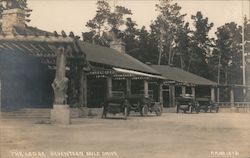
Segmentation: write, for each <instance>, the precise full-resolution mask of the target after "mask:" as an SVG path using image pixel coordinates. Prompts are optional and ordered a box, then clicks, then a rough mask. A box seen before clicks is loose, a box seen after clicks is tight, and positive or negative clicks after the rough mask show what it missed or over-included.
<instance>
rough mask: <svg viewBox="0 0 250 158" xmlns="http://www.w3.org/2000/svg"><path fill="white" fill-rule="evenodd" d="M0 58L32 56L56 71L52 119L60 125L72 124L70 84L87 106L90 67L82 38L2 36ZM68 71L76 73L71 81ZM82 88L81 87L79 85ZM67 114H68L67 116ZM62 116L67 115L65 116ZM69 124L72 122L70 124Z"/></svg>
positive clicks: (0, 39) (53, 85)
mask: <svg viewBox="0 0 250 158" xmlns="http://www.w3.org/2000/svg"><path fill="white" fill-rule="evenodd" d="M0 54H2V55H5V54H11V55H14V56H16V57H25V56H32V57H35V58H38V59H40V60H41V63H43V64H46V65H48V67H50V68H53V69H55V70H56V73H55V79H54V82H53V84H52V87H53V89H54V105H53V108H54V109H53V110H52V113H51V114H52V115H51V117H52V119H53V120H54V121H57V122H65V118H66V122H68V123H69V122H70V115H69V114H70V113H69V112H70V111H69V109H68V108H69V107H68V105H67V96H68V94H67V89H68V81H69V80H71V81H73V83H75V84H73V85H75V86H74V88H76V89H77V88H78V91H79V101H80V102H84V100H83V99H84V98H85V97H84V96H85V95H86V90H85V88H84V75H85V73H84V70H85V71H86V70H88V67H89V64H88V62H87V60H86V54H85V53H84V52H83V51H82V50H81V49H80V47H79V40H78V37H75V36H74V35H73V34H72V33H71V35H70V36H66V35H65V34H64V36H59V35H58V34H57V33H55V34H54V35H47V34H46V35H8V36H6V35H0ZM66 69H69V71H70V72H72V71H74V72H76V73H75V74H79V75H80V76H77V75H72V76H71V78H70V79H68V78H67V76H66ZM76 84H80V85H76ZM63 113H64V114H63ZM62 115H67V116H66V117H65V116H62ZM67 120H68V121H67Z"/></svg>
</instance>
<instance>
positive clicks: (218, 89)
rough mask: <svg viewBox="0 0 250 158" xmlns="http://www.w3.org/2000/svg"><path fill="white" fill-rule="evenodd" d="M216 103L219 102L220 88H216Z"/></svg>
mask: <svg viewBox="0 0 250 158" xmlns="http://www.w3.org/2000/svg"><path fill="white" fill-rule="evenodd" d="M217 102H218V103H219V102H220V87H219V86H218V87H217Z"/></svg>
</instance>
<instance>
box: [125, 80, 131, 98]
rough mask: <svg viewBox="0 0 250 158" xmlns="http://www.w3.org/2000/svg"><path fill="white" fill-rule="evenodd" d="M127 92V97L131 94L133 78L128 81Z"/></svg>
mask: <svg viewBox="0 0 250 158" xmlns="http://www.w3.org/2000/svg"><path fill="white" fill-rule="evenodd" d="M126 92H127V95H130V94H131V78H127V79H126Z"/></svg>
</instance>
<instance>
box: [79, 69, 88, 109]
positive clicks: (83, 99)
mask: <svg viewBox="0 0 250 158" xmlns="http://www.w3.org/2000/svg"><path fill="white" fill-rule="evenodd" d="M80 73H81V78H80V104H81V106H83V107H87V75H86V73H85V72H84V71H83V70H82V72H80Z"/></svg>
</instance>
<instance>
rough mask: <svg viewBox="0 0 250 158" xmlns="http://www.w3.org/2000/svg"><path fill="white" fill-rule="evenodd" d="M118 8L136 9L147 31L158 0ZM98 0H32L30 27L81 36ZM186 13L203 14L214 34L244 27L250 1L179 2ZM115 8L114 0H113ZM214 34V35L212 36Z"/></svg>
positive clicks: (124, 1)
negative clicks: (227, 26) (223, 27)
mask: <svg viewBox="0 0 250 158" xmlns="http://www.w3.org/2000/svg"><path fill="white" fill-rule="evenodd" d="M116 1H117V3H116V4H117V5H122V6H125V7H127V8H129V9H131V10H132V12H133V15H132V18H133V19H134V20H135V21H136V22H137V24H138V28H140V27H141V26H143V25H145V26H146V27H147V28H149V27H148V26H149V25H150V23H151V21H152V20H154V19H155V18H156V16H157V14H158V13H157V12H156V11H155V4H156V3H158V0H116ZM96 2H97V0H28V6H29V8H31V9H33V12H32V14H31V22H30V24H29V25H31V26H34V27H38V28H40V29H44V30H47V31H55V30H56V31H58V32H60V31H61V30H65V31H66V32H69V31H73V32H74V33H75V34H78V35H81V32H84V31H87V30H88V29H87V28H86V27H85V24H86V22H87V21H88V20H89V19H92V18H93V17H94V15H95V11H96ZM175 2H177V3H178V4H179V5H180V6H181V7H182V10H181V11H182V13H187V14H188V15H187V17H186V20H187V21H190V17H191V15H194V14H195V13H196V12H197V11H201V12H202V13H203V15H204V16H206V17H208V18H209V21H210V22H213V23H214V24H215V26H214V29H213V32H214V31H216V28H217V27H218V26H221V25H223V24H225V23H227V22H231V21H234V22H237V23H238V24H241V22H242V15H243V13H244V14H245V15H247V17H249V14H250V13H249V7H250V0H242V1H241V0H208V1H206V0H176V1H175ZM110 4H112V6H113V0H110ZM212 34H213V33H211V34H210V35H212Z"/></svg>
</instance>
